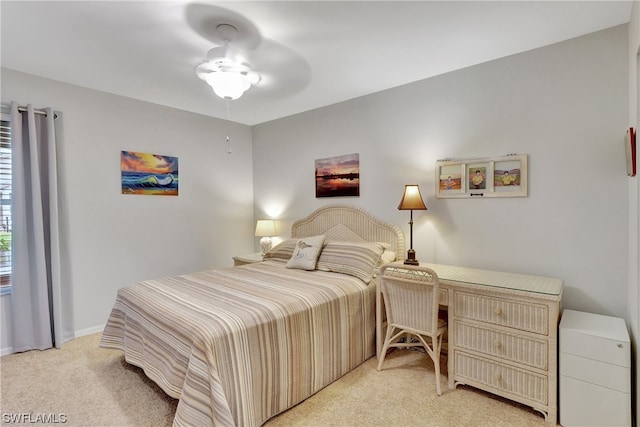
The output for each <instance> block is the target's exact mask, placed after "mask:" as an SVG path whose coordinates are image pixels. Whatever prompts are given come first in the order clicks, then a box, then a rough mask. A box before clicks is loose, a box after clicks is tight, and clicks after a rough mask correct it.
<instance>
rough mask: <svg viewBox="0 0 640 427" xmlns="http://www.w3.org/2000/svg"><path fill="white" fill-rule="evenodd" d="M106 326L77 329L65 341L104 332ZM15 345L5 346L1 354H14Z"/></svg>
mask: <svg viewBox="0 0 640 427" xmlns="http://www.w3.org/2000/svg"><path fill="white" fill-rule="evenodd" d="M104 326H105V325H100V326H94V327H92V328H86V329H80V330H78V331H75V332H74V333H73V338H71V339H69V340H67V341H65V342H69V341H71V340H73V339H75V338H80V337H84V336H86V335H92V334H96V333H98V332H102V331H103V330H104ZM63 345H64V344H63ZM13 353H14V351H13V347H5V348H2V349H0V356H6V355H8V354H13Z"/></svg>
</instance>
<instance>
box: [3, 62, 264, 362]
mask: <svg viewBox="0 0 640 427" xmlns="http://www.w3.org/2000/svg"><path fill="white" fill-rule="evenodd" d="M1 72H2V86H1V87H2V103H3V104H4V103H8V102H10V101H12V100H15V101H17V102H18V103H19V104H20V105H24V104H27V103H31V104H33V105H34V107H36V108H40V107H48V106H50V107H53V108H54V109H56V110H59V111H61V112H62V115H63V118H62V119H61V121H60V122H58V124H62V126H63V127H64V138H63V141H62V144H61V146H60V148H59V151H60V152H59V160H60V162H61V167H60V173H61V196H62V198H63V200H62V203H61V206H60V208H61V211H62V216H63V218H64V219H63V225H62V227H63V228H62V239H63V245H64V251H65V253H64V254H63V264H64V271H63V275H64V278H65V279H66V280H69V281H71V284H72V288H73V298H74V313H73V317H74V330H75V331H76V332H77V333H78V334H83V333H87V332H93V331H99V330H100V329H101V327H102V326H103V325H104V323H105V322H106V319H107V316H108V314H109V312H110V310H111V307H112V305H113V302H114V300H115V295H116V291H117V290H118V289H119V288H120V287H122V286H125V285H127V284H129V283H131V282H133V281H137V280H143V279H149V278H155V277H159V276H165V275H174V274H180V273H187V272H193V271H198V270H204V269H208V268H211V267H215V266H230V265H232V258H231V257H232V256H233V255H236V254H238V253H247V252H251V251H252V250H253V241H254V237H253V227H254V223H253V190H252V181H253V176H252V154H251V129H250V128H249V127H247V126H244V125H234V126H233V127H232V128H231V132H232V134H231V136H232V141H233V152H232V154H231V155H229V154H227V152H226V143H225V136H226V133H225V132H226V124H225V122H224V121H221V120H217V119H213V118H210V117H206V116H201V115H197V114H192V113H188V112H184V111H180V110H175V109H170V108H166V107H162V106H158V105H154V104H149V103H145V102H140V101H136V100H132V99H129V98H124V97H120V96H114V95H109V94H106V93H102V92H98V91H94V90H89V89H84V88H81V87H78V86H72V85H68V84H63V83H60V82H55V81H52V80H46V79H41V78H37V77H34V76H30V75H27V74H23V73H19V72H15V71H12V70H7V69H2V70H1ZM212 102H215V99H212ZM121 150H132V151H141V152H150V153H155V154H164V155H171V156H177V157H178V158H179V168H180V169H179V173H180V188H179V191H180V194H179V196H177V197H161V196H134V195H123V194H121V191H120V151H121ZM15 285H16V286H17V285H19V284H15ZM8 302H9V297H8V296H3V297H1V306H0V308H1V309H2V313H1V319H0V321H1V322H2V329H1V330H0V333H1V334H2V337H1V347H0V348H2V350H3V352H7V351H9V350H8V348H9V347H10V346H11V344H10V335H11V334H10V322H9V318H10V317H9V310H10V306H9V304H8Z"/></svg>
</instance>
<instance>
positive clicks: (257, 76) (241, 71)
mask: <svg viewBox="0 0 640 427" xmlns="http://www.w3.org/2000/svg"><path fill="white" fill-rule="evenodd" d="M186 18H187V22H188V23H189V26H190V27H191V28H192V29H193V30H194V31H195V32H196V33H198V34H199V35H200V36H202V37H203V38H205V39H206V40H207V41H209V42H211V43H214V44H215V45H216V47H213V48H212V49H210V50H209V52H208V53H207V60H206V61H204V62H202V63H200V64H199V65H198V66H197V67H196V74H197V76H198V77H199V78H201V79H202V80H204V81H206V82H207V83H208V84H209V85H210V86H211V87H212V89H213V91H214V93H215V94H216V95H217V96H219V97H220V98H222V99H225V100H226V101H229V100H235V99H238V98H240V97H241V96H242V95H243V94H244V93H245V92H246V91H248V90H249V89H252V88H253V89H255V90H251V92H250V93H251V97H253V98H254V99H255V100H258V99H260V98H261V97H262V99H261V100H262V101H267V102H268V101H273V100H275V99H286V98H288V97H290V96H292V95H295V94H296V93H298V92H300V91H302V90H303V89H304V88H306V87H307V86H308V85H309V82H310V81H311V67H310V66H309V64H308V63H307V61H306V60H305V59H304V58H302V57H301V56H300V55H299V54H297V53H296V52H295V51H293V50H292V49H290V48H288V47H287V46H285V45H283V44H282V43H279V42H276V41H274V40H270V39H266V38H263V37H262V35H261V34H260V31H259V30H258V28H257V27H256V26H255V25H254V24H253V23H252V22H251V21H250V20H248V19H247V18H245V17H244V16H242V15H240V14H239V13H237V12H234V11H232V10H229V9H224V8H221V7H219V6H215V5H210V4H201V3H192V4H190V5H188V6H187V8H186Z"/></svg>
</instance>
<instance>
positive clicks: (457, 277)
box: [420, 263, 563, 295]
mask: <svg viewBox="0 0 640 427" xmlns="http://www.w3.org/2000/svg"><path fill="white" fill-rule="evenodd" d="M420 266H421V267H428V268H430V269H432V270H433V271H435V272H436V274H437V275H438V278H439V279H440V281H441V282H458V283H469V284H473V285H480V286H490V287H494V288H503V289H513V290H516V291H523V292H534V293H538V294H545V295H560V294H561V293H562V287H563V281H562V279H559V278H557V277H545V276H532V275H528V274H517V273H505V272H501V271H491V270H480V269H477V268H467V267H458V266H455V265H443V264H428V263H420Z"/></svg>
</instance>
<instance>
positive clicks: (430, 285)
mask: <svg viewBox="0 0 640 427" xmlns="http://www.w3.org/2000/svg"><path fill="white" fill-rule="evenodd" d="M380 276H381V277H380V281H379V283H378V286H380V287H381V292H382V295H383V298H384V304H385V310H386V314H387V322H389V324H391V325H393V326H396V327H398V328H401V329H406V330H410V331H415V332H417V333H420V334H429V335H431V336H435V335H436V330H437V328H438V309H439V306H440V281H439V280H438V275H437V274H436V272H435V271H433V270H431V269H430V268H426V267H419V266H412V265H399V264H395V265H394V264H387V265H385V266H383V267H382V269H381V271H380Z"/></svg>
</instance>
